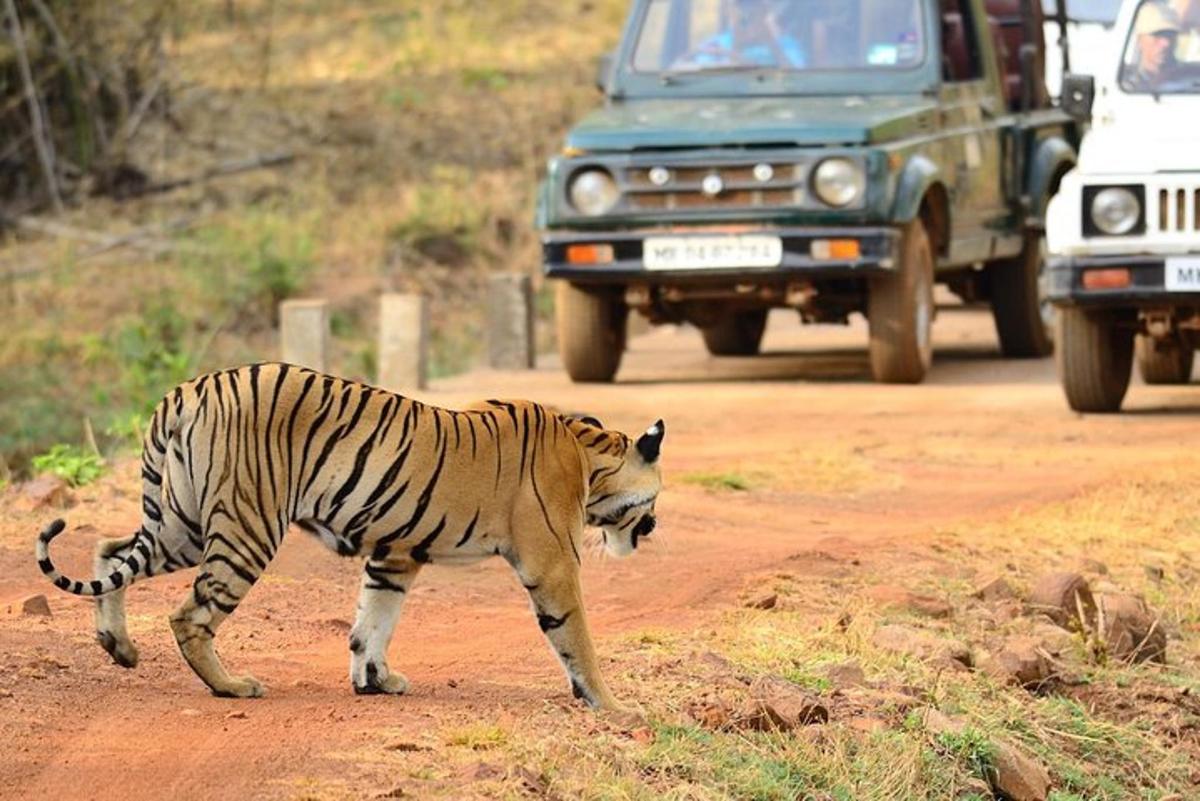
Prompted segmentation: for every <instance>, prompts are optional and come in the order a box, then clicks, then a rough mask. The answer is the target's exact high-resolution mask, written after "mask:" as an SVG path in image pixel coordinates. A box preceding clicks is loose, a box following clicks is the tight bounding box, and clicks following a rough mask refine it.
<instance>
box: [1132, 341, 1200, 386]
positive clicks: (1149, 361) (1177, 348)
mask: <svg viewBox="0 0 1200 801" xmlns="http://www.w3.org/2000/svg"><path fill="white" fill-rule="evenodd" d="M1134 352H1135V354H1136V356H1137V366H1138V372H1139V373H1141V376H1142V380H1143V381H1145V382H1146V383H1147V384H1186V383H1188V382H1189V381H1191V380H1192V361H1193V358H1194V357H1195V355H1196V352H1195V351H1194V350H1192V349H1191V347H1189V346H1188V345H1186V344H1184V343H1183V342H1181V341H1180V340H1179V337H1171V338H1169V339H1163V340H1155V339H1154V337H1151V336H1147V335H1146V334H1138V338H1137V345H1136V347H1135V351H1134Z"/></svg>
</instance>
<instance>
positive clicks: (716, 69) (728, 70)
mask: <svg viewBox="0 0 1200 801" xmlns="http://www.w3.org/2000/svg"><path fill="white" fill-rule="evenodd" d="M784 71H785V70H784V69H783V68H782V67H775V66H769V65H764V64H716V65H712V66H708V65H703V66H697V67H687V68H685V69H674V70H665V71H663V72H661V73H659V79H660V80H661V81H662V82H663V83H664V84H666V85H668V86H669V85H671V84H672V83H674V82H675V81H676V80H677V79H679V78H682V77H685V76H689V75H733V74H738V73H744V72H757V73H760V74H762V75H764V76H765V75H766V74H768V73H771V74H780V73H783V72H784Z"/></svg>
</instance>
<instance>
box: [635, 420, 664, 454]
mask: <svg viewBox="0 0 1200 801" xmlns="http://www.w3.org/2000/svg"><path fill="white" fill-rule="evenodd" d="M666 433H667V424H666V423H664V422H663V421H662V420H659V421H658V422H657V423H655V424H654V425H652V426H650V427H649V428H647V429H646V433H645V434H642V435H641V436H640V437H638V441H637V451H638V453H640V454H641V455H642V459H643V460H644V461H645V462H646V464H654V463H655V462H657V461H658V454H659V452H660V451H661V450H662V441H663V437H664V436H666Z"/></svg>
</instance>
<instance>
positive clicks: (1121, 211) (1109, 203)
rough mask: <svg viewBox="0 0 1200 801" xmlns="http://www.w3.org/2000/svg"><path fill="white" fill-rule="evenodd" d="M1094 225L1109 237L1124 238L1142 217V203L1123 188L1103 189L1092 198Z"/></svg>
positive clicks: (1130, 190) (1132, 193) (1131, 191)
mask: <svg viewBox="0 0 1200 801" xmlns="http://www.w3.org/2000/svg"><path fill="white" fill-rule="evenodd" d="M1091 215H1092V224H1093V225H1095V226H1096V229H1097V230H1099V231H1100V232H1102V233H1105V234H1108V235H1109V236H1124V235H1125V234H1127V233H1129V232H1130V231H1132V230H1133V229H1134V227H1135V226H1137V224H1138V220H1140V219H1141V217H1142V201H1141V199H1140V198H1138V196H1137V195H1136V194H1135V193H1134V192H1133V190H1132V189H1127V188H1126V187H1123V186H1114V187H1110V188H1108V189H1102V190H1100V191H1099V192H1097V193H1096V196H1095V197H1093V198H1092V208H1091Z"/></svg>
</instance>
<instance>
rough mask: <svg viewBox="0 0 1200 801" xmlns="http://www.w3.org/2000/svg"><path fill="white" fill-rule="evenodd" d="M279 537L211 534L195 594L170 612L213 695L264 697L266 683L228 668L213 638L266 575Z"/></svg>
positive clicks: (177, 633)
mask: <svg viewBox="0 0 1200 801" xmlns="http://www.w3.org/2000/svg"><path fill="white" fill-rule="evenodd" d="M279 539H280V537H275V538H273V540H268V541H266V542H264V541H260V540H258V539H257V538H255V539H254V540H253V541H247V539H239V538H235V537H230V536H225V535H221V534H217V535H213V536H211V537H210V538H209V549H208V551H206V552H205V554H204V561H203V562H202V563H201V566H200V573H199V574H198V575H197V576H196V580H195V581H194V582H192V594H191V595H190V596H189V597H188V599H187V600H186V601H184V602H183V605H182V606H180V607H179V609H178V610H177V611H176V612H175V614H173V615H171V630H172V631H173V632H174V633H175V640H176V642H178V643H179V650H180V652H182V653H183V658H184V659H186V660H187V663H188V665H189V666H190V667H191V669H192V670H193V671H195V673H196V675H197V676H199V677H200V679H201V680H202V681H203V682H204V683H205V684H207V685H208V688H209V689H210V690H212V693H213V695H216V696H219V697H222V698H261V697H262V696H263V695H264V694H265V690H264V689H263V686H262V684H261V683H260V682H259V681H258V680H257V679H255V678H254V677H253V676H241V677H237V678H235V677H233V676H230V675H229V673H227V672H226V671H225V667H224V666H223V665H222V664H221V660H220V658H218V657H217V652H216V649H215V648H214V647H213V638H214V637H216V634H217V629H218V628H219V627H220V625H221V623H222V622H223V621H224V620H225V618H227V617H229V616H230V615H231V614H233V611H234V610H235V609H237V606H238V604H239V603H241V601H242V599H243V598H245V597H246V593H248V592H249V591H250V588H251V587H253V586H254V584H255V582H257V581H258V578H259V576H260V575H262V571H263V570H264V569H265V568H266V566H267V563H268V562H269V561H270V560H271V557H272V556H274V553H275V546H274V545H273V544H271V543H272V542H275V543H277V542H278V541H279ZM233 543H236V547H235V546H234V544H233ZM263 551H266V553H265V554H264V553H263Z"/></svg>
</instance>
